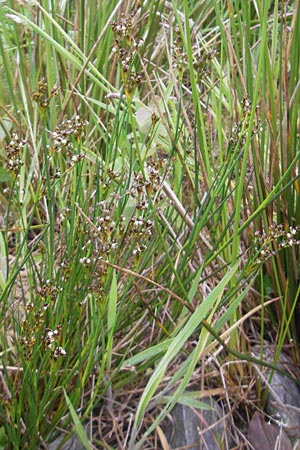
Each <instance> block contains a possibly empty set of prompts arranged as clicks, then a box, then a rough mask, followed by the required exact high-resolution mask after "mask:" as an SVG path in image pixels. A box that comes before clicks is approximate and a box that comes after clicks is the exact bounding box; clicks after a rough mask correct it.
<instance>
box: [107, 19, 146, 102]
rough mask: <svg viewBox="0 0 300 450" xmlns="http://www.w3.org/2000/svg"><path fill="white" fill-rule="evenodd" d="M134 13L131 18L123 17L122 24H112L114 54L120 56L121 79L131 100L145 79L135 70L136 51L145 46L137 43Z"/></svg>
mask: <svg viewBox="0 0 300 450" xmlns="http://www.w3.org/2000/svg"><path fill="white" fill-rule="evenodd" d="M132 19H133V13H132V14H130V15H129V16H124V15H122V17H121V19H120V22H118V23H117V22H112V24H111V26H112V30H113V33H114V37H115V41H114V47H113V52H114V53H116V54H117V55H118V58H119V61H120V64H121V69H122V70H121V77H122V82H123V85H124V89H125V95H126V97H127V98H128V99H131V97H132V95H133V92H134V91H135V89H136V87H138V86H139V85H140V84H141V82H142V80H143V77H142V75H141V74H139V73H137V72H136V71H135V70H134V69H133V60H134V57H135V55H136V50H137V49H138V48H139V47H140V46H141V45H142V44H143V41H140V42H139V43H137V42H136V41H135V38H134V36H133V22H132Z"/></svg>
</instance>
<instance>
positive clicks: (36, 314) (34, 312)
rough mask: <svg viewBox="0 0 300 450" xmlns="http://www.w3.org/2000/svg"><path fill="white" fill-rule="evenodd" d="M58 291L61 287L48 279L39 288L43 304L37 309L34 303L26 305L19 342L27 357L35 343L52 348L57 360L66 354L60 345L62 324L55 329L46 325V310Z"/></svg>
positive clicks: (52, 355)
mask: <svg viewBox="0 0 300 450" xmlns="http://www.w3.org/2000/svg"><path fill="white" fill-rule="evenodd" d="M58 292H59V289H58V288H57V287H56V286H54V284H53V283H52V282H51V281H50V280H47V281H46V282H45V283H44V284H43V285H42V286H41V287H39V288H38V289H37V295H38V296H39V302H41V306H40V307H39V308H38V309H36V308H35V307H34V305H33V304H32V303H27V305H26V308H25V313H26V318H25V319H23V320H22V323H21V336H20V338H19V343H20V345H21V347H22V348H23V351H24V356H25V358H27V359H29V358H30V357H31V356H32V353H33V351H34V348H35V344H38V345H39V344H42V346H43V348H44V350H47V349H50V350H51V357H52V358H53V359H55V360H56V359H57V358H58V356H65V355H66V352H65V350H64V349H63V348H62V347H60V346H59V345H58V344H59V340H60V329H61V326H60V325H58V326H57V327H56V329H54V330H51V329H50V328H47V327H46V326H45V325H46V322H47V318H46V311H48V309H49V308H51V307H52V306H53V304H54V302H55V300H56V298H57V294H58Z"/></svg>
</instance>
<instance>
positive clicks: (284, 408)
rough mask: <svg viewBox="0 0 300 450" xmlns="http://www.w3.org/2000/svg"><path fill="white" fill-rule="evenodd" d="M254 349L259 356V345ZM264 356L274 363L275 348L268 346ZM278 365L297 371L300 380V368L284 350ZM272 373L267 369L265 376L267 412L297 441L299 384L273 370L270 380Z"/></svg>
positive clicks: (290, 371) (299, 433)
mask: <svg viewBox="0 0 300 450" xmlns="http://www.w3.org/2000/svg"><path fill="white" fill-rule="evenodd" d="M253 350H254V351H253V354H254V355H255V356H256V357H259V349H258V347H257V348H254V349H253ZM263 356H264V359H265V361H268V362H271V363H273V361H274V349H273V348H270V347H266V348H265V349H264V355H263ZM277 367H278V368H280V369H281V370H284V371H286V372H289V373H292V372H293V373H295V374H296V375H295V377H297V378H298V381H299V380H300V377H299V369H298V368H297V367H296V364H295V362H294V361H293V360H292V359H291V358H290V357H289V356H288V355H287V354H285V353H284V352H281V353H280V354H279V358H278V362H277ZM270 373H271V371H270V369H265V375H264V378H265V381H266V386H267V387H268V396H267V402H266V412H267V413H268V414H269V416H271V417H272V418H273V419H274V420H276V421H277V422H278V423H279V424H280V426H282V427H283V429H284V431H285V432H286V433H287V435H288V436H289V437H290V438H291V439H292V441H293V442H295V440H296V439H300V389H299V386H298V385H297V384H296V383H295V382H294V381H293V380H291V379H290V378H289V377H287V376H285V375H284V374H282V373H280V372H276V371H274V372H273V376H272V378H271V381H268V379H269V377H270Z"/></svg>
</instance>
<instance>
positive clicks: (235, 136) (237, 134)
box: [229, 96, 262, 147]
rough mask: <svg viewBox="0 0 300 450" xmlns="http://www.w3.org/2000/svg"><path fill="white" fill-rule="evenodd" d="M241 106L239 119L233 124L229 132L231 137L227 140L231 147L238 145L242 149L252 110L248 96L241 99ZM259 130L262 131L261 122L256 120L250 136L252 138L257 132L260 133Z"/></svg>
mask: <svg viewBox="0 0 300 450" xmlns="http://www.w3.org/2000/svg"><path fill="white" fill-rule="evenodd" d="M241 106H242V113H241V118H240V120H239V121H238V122H235V123H234V125H233V127H232V130H231V135H230V138H229V143H230V145H231V146H232V147H235V146H236V145H239V146H240V147H242V146H243V145H244V144H245V141H246V137H247V134H248V128H249V119H250V114H251V109H252V102H251V100H250V98H249V96H245V97H243V99H242V102H241ZM256 109H257V110H258V109H259V106H257V108H256ZM261 129H262V127H261V122H260V120H259V118H256V121H255V123H254V125H253V128H252V133H251V134H252V136H254V135H255V134H257V133H258V132H259V131H261Z"/></svg>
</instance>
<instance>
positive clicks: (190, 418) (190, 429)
mask: <svg viewBox="0 0 300 450" xmlns="http://www.w3.org/2000/svg"><path fill="white" fill-rule="evenodd" d="M204 402H205V403H206V404H207V405H209V406H210V407H211V408H210V409H197V408H191V407H190V406H185V405H181V404H176V405H175V407H174V408H173V410H172V411H171V417H172V420H171V423H169V425H168V426H167V427H166V426H164V427H163V429H164V432H165V435H166V438H167V441H168V443H169V445H170V446H171V449H172V450H173V449H183V448H186V449H189V450H200V449H202V450H227V449H229V448H230V445H231V438H230V431H229V424H228V422H227V421H226V419H225V418H224V413H223V411H222V409H221V408H220V406H219V405H218V404H217V402H215V401H214V400H213V399H210V400H204Z"/></svg>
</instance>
